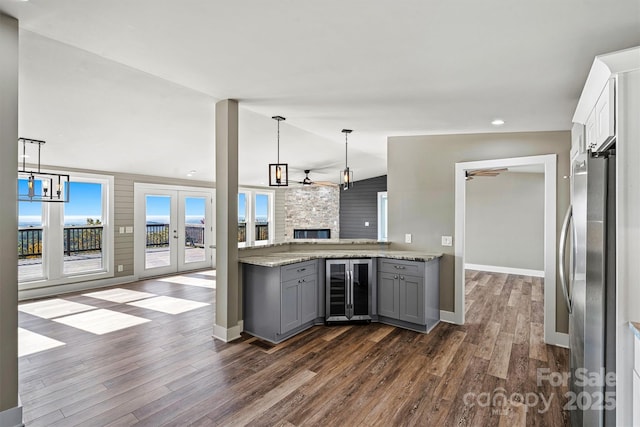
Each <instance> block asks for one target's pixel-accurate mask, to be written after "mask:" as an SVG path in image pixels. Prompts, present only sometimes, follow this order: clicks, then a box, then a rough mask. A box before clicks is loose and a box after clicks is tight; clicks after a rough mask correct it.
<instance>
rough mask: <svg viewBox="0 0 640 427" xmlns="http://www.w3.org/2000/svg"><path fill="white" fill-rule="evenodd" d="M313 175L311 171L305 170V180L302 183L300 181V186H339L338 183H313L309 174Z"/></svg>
mask: <svg viewBox="0 0 640 427" xmlns="http://www.w3.org/2000/svg"><path fill="white" fill-rule="evenodd" d="M310 173H311V169H305V170H304V179H303V180H302V181H298V184H302V186H311V185H323V186H337V184H336V183H333V182H329V181H312V180H311V178H309V174H310Z"/></svg>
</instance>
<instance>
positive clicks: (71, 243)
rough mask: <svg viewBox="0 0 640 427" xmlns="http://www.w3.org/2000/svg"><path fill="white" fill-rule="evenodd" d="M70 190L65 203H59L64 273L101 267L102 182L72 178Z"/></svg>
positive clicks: (93, 269)
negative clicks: (81, 180)
mask: <svg viewBox="0 0 640 427" xmlns="http://www.w3.org/2000/svg"><path fill="white" fill-rule="evenodd" d="M69 190H70V194H73V197H70V198H69V202H68V203H64V204H62V206H63V209H64V220H63V233H62V241H63V248H64V249H63V250H64V257H63V273H64V274H65V275H73V274H77V273H83V272H87V271H99V270H102V268H103V266H104V263H103V261H104V257H103V252H102V247H103V246H104V245H103V240H102V235H103V233H102V232H103V222H104V212H103V203H102V184H101V183H99V182H77V181H71V182H70V183H69Z"/></svg>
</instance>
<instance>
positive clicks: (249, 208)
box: [238, 187, 275, 248]
mask: <svg viewBox="0 0 640 427" xmlns="http://www.w3.org/2000/svg"><path fill="white" fill-rule="evenodd" d="M240 194H245V200H246V204H245V207H246V213H245V219H246V240H245V242H238V247H239V248H245V247H250V246H263V245H268V244H271V243H273V241H274V239H273V233H274V230H275V227H274V214H273V212H274V203H275V202H274V200H275V191H273V190H265V189H254V188H246V187H245V188H243V187H240V188H238V197H239V196H240ZM257 195H264V196H267V197H268V202H267V221H268V224H269V226H268V233H269V239H267V240H255V237H256V236H255V226H256V222H257V221H256V209H255V207H256V203H255V199H256V196H257ZM238 224H240V218H239V217H238Z"/></svg>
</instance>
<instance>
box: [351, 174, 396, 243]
mask: <svg viewBox="0 0 640 427" xmlns="http://www.w3.org/2000/svg"><path fill="white" fill-rule="evenodd" d="M379 191H387V176H386V175H383V176H378V177H376V178H370V179H364V180H362V181H356V182H354V184H353V188H350V189H349V190H347V191H344V190H342V189H340V238H341V239H377V238H378V192H379ZM367 221H368V222H369V226H368V227H365V222H367Z"/></svg>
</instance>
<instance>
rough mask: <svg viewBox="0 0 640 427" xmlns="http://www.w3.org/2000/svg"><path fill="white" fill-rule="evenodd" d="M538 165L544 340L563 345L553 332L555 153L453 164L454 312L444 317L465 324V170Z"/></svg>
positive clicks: (561, 337)
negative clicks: (541, 198) (541, 184)
mask: <svg viewBox="0 0 640 427" xmlns="http://www.w3.org/2000/svg"><path fill="white" fill-rule="evenodd" d="M530 165H541V167H543V168H544V231H543V234H544V236H543V239H544V244H543V248H544V255H543V266H544V273H543V275H544V341H545V342H546V343H547V344H554V345H560V346H565V347H566V346H567V344H568V342H567V336H566V334H562V333H558V332H556V248H557V243H556V191H557V190H556V182H557V178H556V173H557V172H556V170H557V158H556V155H555V154H547V155H540V156H530V157H518V158H507V159H494V160H480V161H474V162H461V163H456V166H455V235H456V239H455V245H454V253H455V266H454V275H455V305H454V308H455V311H454V313H453V315H452V316H445V317H444V318H445V319H446V320H449V321H451V322H453V323H458V324H464V323H465V273H464V270H465V263H466V256H465V231H466V230H465V228H466V227H465V216H466V209H467V208H466V183H467V179H468V177H469V172H472V171H478V170H486V169H502V168H509V167H522V166H530Z"/></svg>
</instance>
